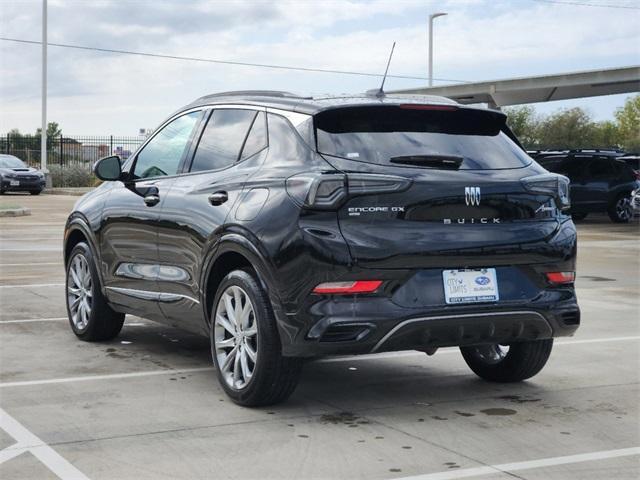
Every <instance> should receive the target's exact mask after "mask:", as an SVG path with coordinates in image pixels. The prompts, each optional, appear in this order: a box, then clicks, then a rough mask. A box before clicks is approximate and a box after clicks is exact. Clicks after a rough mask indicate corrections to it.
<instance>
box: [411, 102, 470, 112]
mask: <svg viewBox="0 0 640 480" xmlns="http://www.w3.org/2000/svg"><path fill="white" fill-rule="evenodd" d="M400 108H402V109H404V110H439V111H444V112H453V111H454V110H457V109H458V107H454V106H451V105H419V104H415V103H403V104H402V105H400Z"/></svg>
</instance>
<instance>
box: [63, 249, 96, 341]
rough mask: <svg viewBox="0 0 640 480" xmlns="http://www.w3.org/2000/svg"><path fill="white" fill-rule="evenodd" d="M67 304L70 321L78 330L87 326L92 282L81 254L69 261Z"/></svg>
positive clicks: (86, 263)
mask: <svg viewBox="0 0 640 480" xmlns="http://www.w3.org/2000/svg"><path fill="white" fill-rule="evenodd" d="M67 303H68V305H69V312H70V314H71V321H72V322H73V325H74V326H75V327H76V328H77V329H78V330H84V329H85V328H86V327H87V325H88V324H89V317H90V316H91V308H92V304H93V282H92V280H91V270H90V269H89V262H88V261H87V258H86V257H85V256H84V255H82V254H81V253H79V254H77V255H75V256H74V257H73V258H72V259H71V265H69V270H68V273H67Z"/></svg>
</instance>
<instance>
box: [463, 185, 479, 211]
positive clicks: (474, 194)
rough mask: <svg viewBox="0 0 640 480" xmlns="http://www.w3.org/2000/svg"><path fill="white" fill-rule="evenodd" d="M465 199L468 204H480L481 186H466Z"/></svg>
mask: <svg viewBox="0 0 640 480" xmlns="http://www.w3.org/2000/svg"><path fill="white" fill-rule="evenodd" d="M464 201H465V203H466V204H467V205H471V206H476V207H477V206H478V205H480V187H464Z"/></svg>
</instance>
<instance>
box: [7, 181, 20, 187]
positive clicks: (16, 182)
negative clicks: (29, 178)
mask: <svg viewBox="0 0 640 480" xmlns="http://www.w3.org/2000/svg"><path fill="white" fill-rule="evenodd" d="M9 185H11V186H12V187H19V186H20V181H19V180H11V181H10V182H9Z"/></svg>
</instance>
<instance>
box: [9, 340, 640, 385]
mask: <svg viewBox="0 0 640 480" xmlns="http://www.w3.org/2000/svg"><path fill="white" fill-rule="evenodd" d="M632 340H640V336H635V337H611V338H597V339H592V340H576V341H567V342H558V343H557V344H556V345H580V344H584V343H606V342H619V341H632ZM456 352H458V349H457V348H456V347H451V348H447V349H444V350H442V351H441V352H439V353H440V354H442V353H456ZM417 355H420V356H422V355H424V353H422V352H388V353H376V354H373V355H355V356H349V357H336V358H325V359H320V360H318V363H333V362H346V361H353V360H372V359H383V358H389V357H409V356H417ZM208 370H213V367H212V366H211V367H195V368H183V369H175V370H174V369H163V370H148V371H143V372H130V373H111V374H105V375H86V376H83V377H62V378H49V379H44V380H23V381H18V382H5V383H0V388H11V387H29V386H33V385H49V384H57V383H71V382H88V381H95V380H116V379H121V378H135V377H148V376H155V375H180V374H183V373H192V372H206V371H208Z"/></svg>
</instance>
